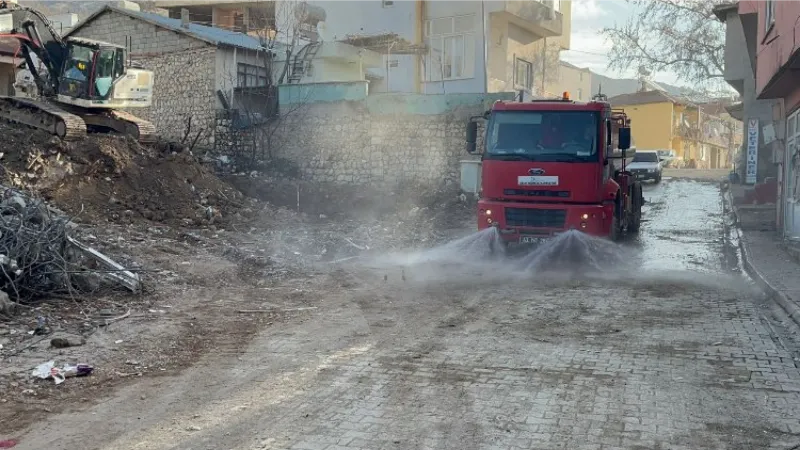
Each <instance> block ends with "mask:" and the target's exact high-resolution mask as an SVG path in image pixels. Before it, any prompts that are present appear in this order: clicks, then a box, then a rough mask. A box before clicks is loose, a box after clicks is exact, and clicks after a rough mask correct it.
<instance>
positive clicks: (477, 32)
mask: <svg viewBox="0 0 800 450" xmlns="http://www.w3.org/2000/svg"><path fill="white" fill-rule="evenodd" d="M155 3H156V5H157V6H158V7H161V8H165V9H167V10H168V11H169V14H170V15H171V16H174V17H179V16H180V10H181V9H187V10H188V11H189V16H190V20H192V21H198V22H202V23H205V24H208V25H213V26H218V27H222V28H228V29H232V30H235V31H241V32H244V33H249V34H255V35H264V34H265V33H266V34H270V33H273V35H274V36H275V39H278V40H283V41H291V39H292V38H293V36H295V34H294V32H293V30H299V31H300V32H301V33H300V34H305V35H307V36H311V37H314V36H316V37H317V38H318V39H319V40H321V41H322V42H339V43H344V44H348V45H349V46H354V47H357V48H359V49H362V50H365V51H369V52H371V53H362V55H371V54H372V53H374V54H378V55H380V57H381V63H380V66H379V67H367V68H366V69H365V71H364V78H365V79H368V80H369V86H370V88H369V89H370V92H417V93H426V94H441V93H478V92H508V91H515V92H523V94H524V95H523V96H524V97H530V96H536V95H540V94H542V93H543V92H544V91H546V87H547V79H548V77H550V78H551V79H552V78H553V77H554V76H556V74H557V72H558V70H557V67H558V64H559V58H558V53H559V51H560V50H562V49H568V48H569V44H570V40H569V35H570V23H571V2H569V1H564V0H528V1H523V0H506V1H447V0H437V1H412V0H401V1H390V0H374V1H335V2H333V1H308V2H302V3H299V2H296V1H289V0H276V1H274V2H264V1H260V2H243V1H238V2H236V1H225V0H163V1H156V2H155ZM297 10H302V11H304V12H305V13H306V15H307V16H311V17H312V18H316V20H311V21H308V23H300V24H290V23H289V22H291V21H295V20H297V18H298V14H292V12H293V11H297ZM265 30H266V31H265ZM270 30H271V31H270ZM319 47H321V46H319ZM339 52H341V53H342V54H339ZM317 53H318V54H314V55H312V57H311V58H310V59H311V60H312V61H311V63H310V64H305V63H296V62H295V61H290V64H291V65H292V66H293V70H294V67H303V69H302V70H300V72H302V73H300V74H299V76H296V77H294V82H297V83H313V82H324V81H328V79H327V78H326V77H327V76H334V74H336V73H337V71H329V70H328V71H321V70H316V71H314V70H308V69H312V68H313V66H314V65H315V64H314V62H313V59H318V60H321V59H324V58H323V57H322V56H324V57H325V58H328V59H329V60H331V61H334V60H336V59H337V58H338V59H341V60H342V61H344V60H348V61H349V62H348V63H349V64H354V63H355V64H357V63H359V62H358V61H353V58H352V56H353V52H352V50H351V49H350V48H349V47H340V48H339V50H338V51H337V49H333V48H329V49H328V51H326V52H321V51H317ZM319 53H322V54H323V55H319ZM348 54H349V55H350V58H349V59H348ZM303 57H304V58H305V59H309V58H308V55H304V56H303ZM362 59H363V58H362ZM367 59H369V60H372V59H371V58H367ZM370 65H371V64H370ZM305 66H307V67H305ZM548 69H550V75H548ZM307 72H311V74H309V73H307Z"/></svg>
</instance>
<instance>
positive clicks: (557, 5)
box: [553, 0, 561, 11]
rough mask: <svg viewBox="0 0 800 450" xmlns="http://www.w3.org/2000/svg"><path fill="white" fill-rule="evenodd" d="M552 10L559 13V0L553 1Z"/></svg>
mask: <svg viewBox="0 0 800 450" xmlns="http://www.w3.org/2000/svg"><path fill="white" fill-rule="evenodd" d="M553 10H554V11H561V0H553Z"/></svg>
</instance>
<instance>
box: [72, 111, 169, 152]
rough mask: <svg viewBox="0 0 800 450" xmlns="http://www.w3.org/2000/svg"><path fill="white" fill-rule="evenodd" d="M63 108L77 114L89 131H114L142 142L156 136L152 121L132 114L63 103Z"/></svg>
mask: <svg viewBox="0 0 800 450" xmlns="http://www.w3.org/2000/svg"><path fill="white" fill-rule="evenodd" d="M64 108H65V109H67V110H68V111H69V112H71V113H72V114H75V115H76V116H79V117H80V118H81V119H82V120H83V122H84V123H85V124H86V128H87V130H88V132H89V133H94V132H97V133H104V132H108V131H111V132H116V133H119V134H121V135H124V136H130V137H132V138H133V139H136V140H137V141H139V142H140V143H142V144H149V143H153V142H155V141H156V139H157V137H158V136H156V127H155V126H153V124H152V123H150V122H148V121H146V120H143V119H140V118H138V117H136V116H134V115H133V114H129V113H126V112H123V111H119V110H110V109H108V110H102V109H96V110H95V109H84V108H80V107H78V106H72V105H64Z"/></svg>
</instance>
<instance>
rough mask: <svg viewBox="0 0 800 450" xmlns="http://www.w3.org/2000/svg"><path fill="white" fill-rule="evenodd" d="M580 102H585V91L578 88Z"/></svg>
mask: <svg viewBox="0 0 800 450" xmlns="http://www.w3.org/2000/svg"><path fill="white" fill-rule="evenodd" d="M578 100H583V89H581V88H578Z"/></svg>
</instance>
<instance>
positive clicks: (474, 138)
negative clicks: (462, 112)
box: [467, 121, 478, 154]
mask: <svg viewBox="0 0 800 450" xmlns="http://www.w3.org/2000/svg"><path fill="white" fill-rule="evenodd" d="M477 143H478V122H472V121H470V122H467V153H470V154H471V153H475V151H476V146H477Z"/></svg>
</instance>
